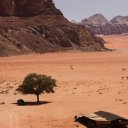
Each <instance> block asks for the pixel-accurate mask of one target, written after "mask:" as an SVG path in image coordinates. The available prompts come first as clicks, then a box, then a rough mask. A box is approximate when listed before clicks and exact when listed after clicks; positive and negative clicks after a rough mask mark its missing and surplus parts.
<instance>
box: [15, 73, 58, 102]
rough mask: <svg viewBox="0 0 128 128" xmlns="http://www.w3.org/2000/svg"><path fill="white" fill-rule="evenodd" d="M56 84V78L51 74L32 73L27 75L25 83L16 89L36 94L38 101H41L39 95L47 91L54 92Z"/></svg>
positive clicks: (23, 92)
mask: <svg viewBox="0 0 128 128" xmlns="http://www.w3.org/2000/svg"><path fill="white" fill-rule="evenodd" d="M56 86H57V85H56V80H55V79H52V78H51V76H47V75H40V74H39V75H38V74H36V73H32V74H29V75H27V76H26V77H25V79H24V81H23V83H22V84H21V85H20V86H19V87H18V88H17V89H16V90H17V91H19V92H21V93H22V94H35V95H36V96H37V103H39V102H40V100H39V95H41V94H42V93H45V92H46V93H54V87H56Z"/></svg>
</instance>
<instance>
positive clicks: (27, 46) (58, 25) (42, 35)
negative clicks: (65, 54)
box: [0, 0, 105, 56]
mask: <svg viewBox="0 0 128 128" xmlns="http://www.w3.org/2000/svg"><path fill="white" fill-rule="evenodd" d="M0 15H1V16H0V56H5V55H18V54H26V53H32V52H36V53H44V52H55V51H60V50H61V51H62V50H72V49H79V50H83V51H102V50H105V48H104V41H103V40H102V39H101V38H98V37H95V36H94V35H93V34H91V33H90V32H89V31H88V30H87V29H86V28H85V27H84V26H81V25H76V24H73V23H71V22H69V21H68V20H67V19H66V18H64V17H63V14H62V13H61V11H60V10H58V9H56V8H55V6H54V3H53V1H52V0H4V1H3V0H0Z"/></svg>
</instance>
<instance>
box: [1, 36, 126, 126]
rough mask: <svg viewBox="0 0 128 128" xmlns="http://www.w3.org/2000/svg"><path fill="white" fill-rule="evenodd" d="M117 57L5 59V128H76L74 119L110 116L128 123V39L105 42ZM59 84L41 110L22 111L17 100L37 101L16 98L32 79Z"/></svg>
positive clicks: (79, 55)
mask: <svg viewBox="0 0 128 128" xmlns="http://www.w3.org/2000/svg"><path fill="white" fill-rule="evenodd" d="M103 38H104V39H105V40H106V41H107V43H106V46H107V47H108V48H112V49H116V51H113V52H91V53H83V52H68V53H49V54H43V55H40V54H39V55H25V56H15V57H4V58H0V93H1V94H0V102H5V104H0V125H1V128H60V127H61V128H75V127H78V126H79V127H80V128H83V127H84V126H82V125H80V124H77V123H75V122H74V116H75V115H78V114H81V113H89V112H94V111H99V110H103V111H109V112H112V113H115V114H118V115H120V116H124V117H126V118H128V110H127V108H128V36H123V35H122V36H103ZM33 72H36V73H41V74H47V75H51V76H52V77H53V78H56V79H57V84H58V87H57V88H56V92H55V93H54V94H44V95H41V96H40V100H41V101H46V103H45V104H42V105H38V106H36V105H28V106H17V105H16V104H15V103H16V100H17V99H19V98H22V99H24V100H26V101H31V102H32V101H36V96H34V95H27V96H24V95H20V94H16V92H15V88H17V87H18V85H19V84H20V83H21V82H22V80H23V78H24V76H25V75H26V74H28V73H33Z"/></svg>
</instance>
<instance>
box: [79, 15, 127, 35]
mask: <svg viewBox="0 0 128 128" xmlns="http://www.w3.org/2000/svg"><path fill="white" fill-rule="evenodd" d="M81 24H82V25H85V26H86V28H88V29H89V30H90V31H91V32H92V33H93V34H95V35H100V34H104V35H111V34H123V33H128V16H117V17H114V18H113V19H112V20H111V21H110V22H109V21H107V20H106V18H104V16H102V15H101V14H96V15H93V16H91V17H90V18H88V19H87V18H86V19H84V20H82V21H81Z"/></svg>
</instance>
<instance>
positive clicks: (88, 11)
mask: <svg viewBox="0 0 128 128" xmlns="http://www.w3.org/2000/svg"><path fill="white" fill-rule="evenodd" d="M53 1H54V2H55V5H56V7H57V8H58V9H60V10H61V11H62V12H63V14H64V16H65V17H66V18H68V19H69V20H76V21H81V20H82V19H84V18H87V17H89V16H91V15H93V14H95V13H102V14H103V15H104V16H105V17H106V18H108V19H111V18H112V17H114V16H117V15H124V16H126V15H127V16H128V0H53Z"/></svg>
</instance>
